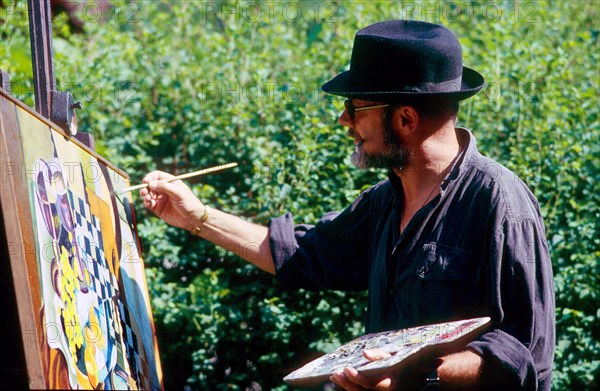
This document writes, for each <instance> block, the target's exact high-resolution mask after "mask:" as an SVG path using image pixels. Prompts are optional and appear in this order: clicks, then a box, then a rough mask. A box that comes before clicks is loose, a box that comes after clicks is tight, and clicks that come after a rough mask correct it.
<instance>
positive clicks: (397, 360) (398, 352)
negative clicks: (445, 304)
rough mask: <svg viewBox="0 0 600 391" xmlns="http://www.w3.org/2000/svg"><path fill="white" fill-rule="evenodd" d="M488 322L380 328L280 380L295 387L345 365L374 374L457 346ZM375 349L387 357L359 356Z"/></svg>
mask: <svg viewBox="0 0 600 391" xmlns="http://www.w3.org/2000/svg"><path fill="white" fill-rule="evenodd" d="M489 323H490V318H489V317H483V318H474V319H467V320H460V321H455V322H447V323H438V324H432V325H425V326H418V327H412V328H408V329H402V330H395V331H384V332H381V333H375V334H367V335H364V336H362V337H359V338H357V339H355V340H353V341H351V342H349V343H347V344H345V345H343V346H340V347H339V348H337V349H336V350H334V351H333V352H331V353H329V354H326V355H324V356H321V357H320V358H318V359H316V360H314V361H311V362H310V363H308V364H306V365H305V366H303V367H302V368H300V369H298V370H296V371H294V372H292V373H290V374H289V375H287V376H286V377H285V378H284V379H283V380H284V381H286V382H288V383H290V384H294V385H298V386H314V385H317V384H319V383H321V382H324V381H327V380H328V378H329V376H331V375H332V374H333V373H334V372H336V371H338V370H343V369H344V368H346V367H354V368H356V369H357V370H358V371H359V372H360V373H363V374H376V373H380V372H383V371H386V370H390V369H391V368H396V367H397V366H401V365H403V363H406V362H408V360H409V358H413V357H416V355H417V354H419V353H423V354H434V353H439V352H441V351H444V350H447V349H448V348H451V347H452V348H458V347H460V346H461V344H462V345H464V344H466V343H467V342H468V341H470V340H471V339H473V338H474V337H475V336H477V335H478V334H479V333H480V332H481V331H482V330H483V329H484V328H485V327H486V326H487V325H489ZM373 348H378V349H381V350H383V351H385V352H387V353H390V355H391V356H390V357H389V358H386V359H381V360H377V361H373V362H370V361H369V360H367V359H366V358H364V357H363V355H362V352H363V350H365V349H373Z"/></svg>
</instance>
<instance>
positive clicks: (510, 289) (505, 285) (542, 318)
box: [468, 218, 555, 390]
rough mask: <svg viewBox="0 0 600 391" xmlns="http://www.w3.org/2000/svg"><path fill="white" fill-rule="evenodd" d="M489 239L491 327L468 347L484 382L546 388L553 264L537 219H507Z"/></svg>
mask: <svg viewBox="0 0 600 391" xmlns="http://www.w3.org/2000/svg"><path fill="white" fill-rule="evenodd" d="M494 236H495V237H494V238H493V239H492V240H491V241H490V246H491V249H490V250H491V251H490V254H491V260H490V263H489V273H487V278H488V284H489V285H488V287H489V288H490V289H489V290H488V292H490V297H489V305H490V310H491V315H492V320H493V324H494V326H493V328H492V329H491V330H490V331H489V332H487V333H485V334H483V335H482V336H481V337H479V338H478V339H477V340H475V341H473V342H472V343H470V344H469V345H468V348H469V349H471V350H472V351H474V352H476V353H478V354H479V355H480V356H482V357H483V359H484V371H487V374H486V375H485V376H484V378H487V379H494V378H497V376H496V375H498V374H501V378H502V379H503V380H504V382H508V383H509V384H505V385H507V386H510V389H524V390H535V389H537V388H539V389H541V390H549V389H550V383H551V371H552V360H553V355H554V339H555V320H554V317H555V314H554V286H553V278H552V266H551V262H550V256H549V251H548V245H547V243H546V240H545V238H544V229H543V226H542V224H541V218H540V219H539V220H538V219H527V218H523V219H516V220H513V221H507V222H505V223H504V224H503V225H502V228H501V229H498V230H497V231H496V232H495V234H494Z"/></svg>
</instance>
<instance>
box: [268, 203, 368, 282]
mask: <svg viewBox="0 0 600 391" xmlns="http://www.w3.org/2000/svg"><path fill="white" fill-rule="evenodd" d="M369 237H370V235H369V202H368V191H367V192H365V193H363V194H362V195H361V196H360V197H359V198H357V199H356V200H355V201H354V202H353V203H352V205H350V206H349V207H348V208H346V209H345V210H344V211H343V212H341V213H335V212H333V213H328V214H326V215H325V216H323V217H322V218H321V220H320V221H319V222H318V223H317V224H316V225H314V226H312V225H302V224H295V223H294V220H293V216H292V215H291V214H289V213H288V214H285V215H283V216H280V217H277V218H274V219H271V220H270V222H269V240H270V244H271V255H272V256H273V261H274V264H275V271H276V275H277V278H278V279H279V280H280V281H281V282H282V283H283V284H284V285H285V286H286V287H289V288H295V289H297V288H306V289H311V290H317V289H337V290H355V291H356V290H365V289H367V285H368V275H369Z"/></svg>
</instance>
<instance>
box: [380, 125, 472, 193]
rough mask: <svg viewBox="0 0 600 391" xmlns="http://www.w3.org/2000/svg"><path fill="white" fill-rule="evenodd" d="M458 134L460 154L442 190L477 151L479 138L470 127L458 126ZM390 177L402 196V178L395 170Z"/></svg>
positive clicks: (442, 185) (391, 171)
mask: <svg viewBox="0 0 600 391" xmlns="http://www.w3.org/2000/svg"><path fill="white" fill-rule="evenodd" d="M456 136H457V138H458V143H459V145H460V151H459V152H458V154H459V156H458V158H457V159H456V161H455V162H454V163H453V167H452V168H451V169H450V173H448V175H447V176H446V178H445V179H444V180H443V181H442V184H441V189H442V192H444V190H446V188H447V187H448V184H449V183H450V182H453V181H455V180H456V179H457V178H458V177H459V176H460V174H461V172H462V171H463V170H464V168H465V167H466V166H467V165H468V164H469V162H470V161H471V159H472V158H473V156H474V155H475V154H476V153H477V140H476V139H475V136H474V135H473V133H472V132H471V131H470V130H469V129H467V128H456ZM388 179H389V181H390V183H391V185H392V187H393V188H394V190H395V191H396V194H398V195H400V196H401V197H402V196H404V190H403V189H402V180H401V179H400V178H399V177H398V175H396V173H394V171H393V170H390V171H389V173H388Z"/></svg>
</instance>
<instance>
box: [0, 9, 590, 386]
mask: <svg viewBox="0 0 600 391" xmlns="http://www.w3.org/2000/svg"><path fill="white" fill-rule="evenodd" d="M4 3H9V2H4ZM112 3H113V5H114V6H113V9H112V11H111V13H110V14H109V15H104V16H105V18H104V19H105V20H104V21H103V22H102V23H99V22H98V18H97V17H96V16H94V17H92V16H90V15H87V18H86V14H84V15H83V16H82V19H83V20H87V24H86V33H85V34H83V35H72V34H70V32H69V30H68V27H67V25H66V23H65V17H64V16H60V17H59V18H57V19H55V22H54V26H53V28H54V33H55V39H54V53H55V68H56V74H57V83H58V87H59V89H61V90H68V91H70V92H72V93H73V94H74V95H75V97H76V99H79V100H82V102H83V104H84V110H79V111H78V117H79V118H78V119H79V123H80V124H81V125H80V126H81V128H83V130H86V128H87V129H89V130H90V131H92V132H93V134H94V135H95V137H96V142H97V146H98V147H97V149H98V150H99V152H101V153H102V154H104V155H105V156H107V157H108V158H109V159H111V160H112V161H113V162H115V163H116V164H117V165H118V166H120V167H122V168H124V169H125V170H126V171H127V172H129V174H130V175H131V180H132V182H138V181H139V180H141V178H142V177H143V176H144V175H145V173H147V172H148V171H150V170H153V169H162V170H165V171H169V172H173V173H182V172H186V171H190V170H192V169H197V168H198V167H203V166H209V165H213V164H219V163H225V162H229V161H237V162H238V163H240V167H239V168H238V169H235V170H232V171H230V172H227V173H223V174H219V175H214V176H210V177H206V178H205V179H203V182H202V183H199V182H197V181H192V182H191V183H192V184H193V189H194V191H195V192H196V193H197V194H198V195H199V196H200V197H201V198H202V199H203V200H205V201H206V202H207V203H208V204H209V205H212V206H214V207H218V208H222V209H223V210H225V211H228V212H232V213H234V214H239V215H242V216H244V217H245V218H247V219H249V220H252V221H255V222H258V223H263V224H265V223H267V222H268V218H269V217H273V216H277V215H279V214H282V213H285V212H286V211H291V212H292V213H294V214H295V215H296V220H297V222H303V223H312V222H314V221H315V220H316V219H318V218H319V217H320V216H321V215H322V214H323V213H324V212H326V211H329V210H340V209H342V208H344V207H345V206H346V205H348V203H349V202H351V200H352V199H353V198H354V197H355V196H356V195H357V194H358V193H359V192H360V191H361V190H362V189H363V188H364V187H365V186H368V185H370V184H373V183H375V182H377V181H378V180H380V179H381V178H383V177H384V173H383V172H359V171H357V170H356V169H354V168H352V167H351V165H350V164H349V154H350V151H351V148H352V142H351V140H350V139H349V138H348V137H347V136H346V135H345V131H344V130H343V129H342V127H341V126H339V125H337V123H336V118H337V115H339V113H340V111H341V107H342V105H341V100H340V99H337V98H332V97H329V96H325V95H324V94H322V93H321V92H320V90H319V86H320V85H321V84H322V83H323V82H324V81H326V80H328V79H329V78H330V77H331V76H332V75H334V74H336V73H338V72H340V71H342V70H344V69H347V66H348V63H349V54H350V48H351V45H352V38H353V35H354V33H355V32H356V31H357V30H358V29H359V28H361V27H363V26H365V25H367V24H369V23H372V22H375V21H379V20H385V19H392V18H399V17H400V18H412V19H421V20H428V21H432V22H437V23H443V24H446V25H447V26H449V27H450V28H451V29H452V30H453V31H455V32H456V34H457V35H458V37H459V39H460V40H461V43H462V44H463V49H464V56H465V64H466V65H467V66H469V67H472V68H475V69H477V70H479V71H480V72H481V73H482V74H483V75H484V76H485V77H486V79H487V81H488V86H487V88H486V89H485V90H484V91H482V92H481V93H480V94H478V95H477V96H475V97H474V98H471V99H470V100H469V101H467V102H465V103H464V104H463V105H462V109H461V114H460V118H459V120H460V123H461V125H463V126H467V127H469V128H470V129H472V130H473V131H474V133H475V135H476V136H477V137H478V139H479V147H480V150H481V151H482V152H483V153H484V154H487V155H489V156H490V157H492V158H495V159H497V160H498V161H500V162H502V163H504V164H505V165H507V166H508V167H509V168H511V169H512V170H514V171H515V172H516V173H517V174H518V175H519V176H520V177H521V178H522V179H524V180H525V182H526V183H528V185H529V186H530V187H531V189H532V190H533V192H534V193H535V194H536V195H537V196H538V199H539V203H540V206H541V209H542V213H543V215H544V218H545V223H546V227H547V237H548V242H549V245H550V249H551V253H552V260H553V265H554V272H555V285H556V303H557V311H556V315H557V318H556V319H557V332H558V335H557V351H556V357H555V372H554V383H553V385H554V388H555V389H573V388H576V389H593V388H595V387H598V383H597V378H599V377H600V305H599V303H600V300H599V295H600V293H599V292H600V281H599V277H598V276H599V275H600V266H599V263H598V259H599V258H600V234H599V232H598V231H599V230H598V221H599V220H600V189H599V188H598V187H599V186H598V183H599V182H600V171H599V169H598V167H600V147H599V145H600V143H599V141H600V140H599V137H598V136H599V133H600V132H599V129H600V120H599V116H598V113H599V107H600V105H599V103H600V102H599V99H598V97H599V91H598V90H599V85H600V81H599V77H600V76H599V61H598V60H599V59H598V57H599V55H600V54H599V53H600V50H598V49H599V47H598V35H599V30H598V28H597V27H594V26H595V23H594V20H597V19H598V17H599V16H600V15H599V9H598V8H599V6H598V3H597V2H592V1H575V2H567V1H557V2H532V1H529V2H511V1H502V2H460V1H459V2H447V3H446V2H433V1H430V2H399V1H398V2H396V1H393V2H392V1H341V0H340V1H302V2H292V1H290V2H264V3H263V2H233V1H229V0H228V1H215V2H201V1H177V2H168V1H152V2H150V1H144V2H131V3H129V2H119V1H113V2H112ZM7 7H9V8H8V9H10V10H11V12H5V13H4V14H3V17H2V18H0V19H3V20H4V22H3V23H2V22H0V23H2V24H0V36H1V37H2V42H1V43H0V68H2V69H4V70H6V71H8V72H9V73H10V74H11V76H12V81H13V93H14V94H15V95H16V96H17V97H19V98H21V99H23V100H25V101H26V102H27V103H28V104H30V105H32V104H33V98H32V96H33V92H32V87H31V86H32V83H31V68H30V64H29V62H28V60H27V58H28V56H29V43H28V31H27V24H26V19H25V17H24V12H25V11H24V10H25V8H24V2H17V3H16V6H13V4H12V3H10V4H8V5H7ZM10 7H12V8H10ZM140 205H141V203H140ZM137 212H138V217H139V220H140V222H139V231H140V234H141V236H142V239H143V243H144V247H145V248H144V253H145V259H146V263H147V266H148V269H147V270H148V273H147V275H148V283H149V288H150V291H151V295H152V305H153V309H154V315H155V320H156V324H157V333H158V339H159V344H160V350H161V354H162V361H163V369H164V372H165V383H166V386H167V388H170V389H171V388H175V389H177V388H182V387H183V386H184V385H186V384H187V385H189V386H191V387H192V388H193V389H259V388H262V389H285V388H286V387H285V385H282V383H281V378H282V376H283V375H285V374H286V373H287V372H289V371H290V370H292V369H294V368H295V367H297V366H298V365H299V364H300V363H301V362H303V361H306V360H308V359H310V358H312V357H314V355H315V354H318V353H319V352H322V351H325V350H328V349H331V347H332V346H335V345H336V344H339V343H340V342H342V341H346V340H348V339H350V338H352V337H354V336H356V335H358V334H360V333H361V332H362V319H363V318H364V310H365V308H364V307H365V301H364V294H349V293H341V292H323V293H315V292H306V291H300V292H291V291H288V290H286V289H285V288H284V287H282V286H281V285H279V284H278V283H277V282H276V281H274V280H273V279H272V278H271V277H270V276H267V275H265V274H264V273H262V272H260V271H257V270H256V269H254V268H253V267H252V266H248V265H246V264H245V263H244V262H243V261H241V260H240V259H238V258H237V257H235V256H233V255H231V254H230V253H228V252H225V251H223V250H220V249H217V248H215V247H214V246H212V245H211V244H209V243H206V242H204V241H202V240H199V239H196V238H193V237H191V236H190V235H189V234H187V233H185V232H183V231H180V230H176V229H173V228H170V227H167V226H166V225H165V224H164V223H162V222H160V221H158V220H157V219H155V218H153V217H150V216H148V215H147V213H146V211H145V210H143V208H142V207H141V206H140V207H139V208H138V211H137Z"/></svg>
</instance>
